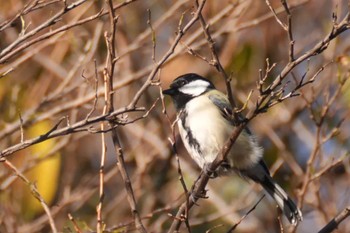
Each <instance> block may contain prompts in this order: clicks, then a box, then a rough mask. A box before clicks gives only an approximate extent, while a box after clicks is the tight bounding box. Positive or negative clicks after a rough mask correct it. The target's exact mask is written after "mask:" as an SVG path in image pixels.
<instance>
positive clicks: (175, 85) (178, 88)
mask: <svg viewBox="0 0 350 233" xmlns="http://www.w3.org/2000/svg"><path fill="white" fill-rule="evenodd" d="M212 89H215V86H214V85H213V83H212V82H210V81H209V80H208V79H205V78H203V77H201V76H199V75H198V74H193V73H189V74H184V75H181V76H179V77H177V78H176V79H175V80H174V81H173V82H172V83H171V85H170V88H169V89H168V90H164V91H163V94H165V95H170V96H171V97H172V99H173V101H174V105H175V107H176V109H177V110H179V109H181V108H183V107H184V106H185V105H186V103H187V102H188V101H190V100H191V99H193V98H195V97H197V96H200V95H202V94H204V93H206V92H207V91H210V90H212Z"/></svg>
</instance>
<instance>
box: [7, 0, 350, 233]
mask: <svg viewBox="0 0 350 233" xmlns="http://www.w3.org/2000/svg"><path fill="white" fill-rule="evenodd" d="M74 2H79V3H80V4H79V5H77V6H75V7H74V8H73V9H72V10H69V11H67V12H64V13H63V14H62V16H61V17H59V18H58V20H57V22H56V23H52V24H49V25H47V26H46V27H44V29H43V30H41V31H38V32H36V33H34V34H33V35H32V36H30V37H27V38H26V39H25V40H24V41H21V42H20V43H19V44H18V45H17V46H15V47H14V48H13V49H12V50H14V49H16V48H18V47H19V46H21V45H23V44H26V43H28V42H30V41H33V40H35V39H36V38H40V36H42V35H48V36H47V37H45V38H44V39H43V40H40V41H38V42H37V43H33V44H32V45H30V46H28V47H25V48H23V49H19V50H18V51H16V52H15V53H14V54H13V56H11V57H9V58H8V59H5V60H1V63H0V77H1V78H0V101H1V105H0V148H1V151H4V150H6V149H7V148H10V147H11V146H16V145H18V144H20V143H21V141H23V140H27V139H31V138H34V137H36V136H38V135H42V134H45V133H46V132H48V131H49V130H50V129H52V127H53V126H54V125H56V124H57V122H59V121H60V119H63V118H64V120H63V121H62V123H61V124H60V125H59V126H58V127H59V128H60V127H63V126H67V125H68V124H74V123H75V122H78V121H84V119H86V116H87V115H88V114H89V113H90V112H91V110H92V109H93V108H94V101H95V100H96V106H95V107H96V109H95V111H93V112H92V115H91V117H93V116H98V115H100V114H101V113H102V108H103V106H104V101H103V75H102V74H103V69H104V66H105V62H106V54H107V49H106V42H105V38H104V33H105V31H108V30H109V27H110V25H109V19H108V15H107V14H104V15H101V16H96V14H98V12H100V11H102V12H105V11H106V9H107V5H106V3H105V2H104V1H88V0H86V1H82V0H81V1H72V0H67V4H68V5H70V4H73V3H74ZM113 3H114V5H115V6H117V5H118V4H123V3H124V5H120V7H119V8H118V9H117V10H116V15H118V22H117V31H116V41H115V46H116V51H117V53H116V54H117V58H118V60H117V62H116V65H115V73H114V85H115V86H114V90H115V94H114V98H115V100H114V104H115V108H116V109H119V108H123V107H125V106H127V105H128V104H129V103H130V101H132V99H133V98H134V96H135V94H136V93H137V91H138V90H139V89H140V87H141V86H142V85H143V83H144V82H145V80H146V78H147V76H148V75H149V74H150V72H151V71H152V69H153V68H154V67H155V63H156V62H157V61H159V60H160V59H161V58H162V57H163V56H164V54H165V53H166V52H167V51H168V50H169V48H170V46H171V44H172V43H173V40H174V38H175V36H176V33H177V30H178V27H179V25H180V27H182V26H183V25H185V24H186V23H187V22H188V21H189V20H190V19H191V18H192V17H193V12H194V11H195V10H196V8H195V4H194V1H187V0H177V1H175V0H166V1H164V0H151V1H141V0H139V1H137V0H135V1H126V2H123V1H117V0H115V1H113ZM270 3H271V5H272V7H273V8H274V9H275V11H276V13H277V15H278V17H279V18H280V19H281V21H282V22H287V21H286V13H285V12H284V10H283V7H282V5H281V2H280V1H277V0H271V1H270ZM288 4H289V6H290V9H291V14H292V26H293V27H292V31H293V36H294V40H295V54H296V56H300V55H301V54H303V53H305V52H306V51H308V50H309V49H310V48H312V47H313V46H314V45H315V44H316V43H318V42H319V41H321V40H322V39H323V38H324V37H325V36H326V35H327V33H329V31H330V30H331V28H332V25H333V20H336V21H337V22H339V20H340V19H342V18H343V17H344V16H345V14H346V13H348V12H349V6H348V1H345V0H332V1H330V0H318V1H316V0H302V1H301V0H299V1H298V0H295V1H288ZM0 5H1V7H0V59H2V58H3V55H1V53H3V52H4V51H6V49H8V48H10V46H12V45H13V44H14V43H16V41H18V40H19V38H21V37H23V36H24V35H27V34H29V33H31V32H32V30H35V28H37V27H38V26H40V25H43V24H45V22H47V21H48V20H49V19H50V18H51V17H53V16H54V15H55V14H57V13H59V12H60V11H61V10H62V9H63V6H64V2H63V1H61V0H47V1H46V0H43V1H35V0H34V1H18V0H10V1H5V0H0ZM32 6H33V7H32ZM28 9H30V10H28ZM333 15H336V16H337V18H336V19H334V18H335V17H333ZM93 16H96V17H95V18H93V19H91V20H86V21H84V22H82V23H80V24H78V23H77V22H78V21H79V20H84V19H88V18H89V17H93ZM203 16H204V17H205V19H206V21H207V23H209V25H210V27H209V29H210V32H211V34H212V36H213V39H214V41H215V46H216V49H217V52H218V54H219V58H220V61H221V63H222V65H223V66H224V68H225V70H226V72H227V74H229V75H230V77H232V81H231V85H232V87H233V90H234V97H235V99H236V100H237V102H238V103H239V106H243V104H244V103H245V102H246V101H247V98H248V94H249V93H250V91H251V90H253V94H252V97H251V98H250V100H249V101H248V104H247V107H246V109H245V110H244V111H243V113H245V112H247V111H249V109H253V108H254V102H255V100H256V99H257V97H258V95H259V93H258V91H257V90H256V83H257V81H258V78H259V70H262V71H264V70H265V68H266V67H267V61H268V62H269V64H270V65H272V64H274V63H276V66H275V68H274V69H272V71H271V72H270V73H269V77H268V79H267V81H268V82H270V81H272V80H273V79H274V78H275V77H276V76H277V75H278V74H279V72H280V71H281V70H282V69H283V67H284V66H285V65H286V64H287V62H288V49H289V40H288V35H287V33H286V31H285V30H284V29H283V28H282V27H281V25H279V24H278V22H277V21H276V19H275V17H274V15H273V14H272V13H271V10H270V9H269V7H268V6H267V4H266V2H265V1H253V0H241V1H239V0H237V1H235V0H231V1H228V0H222V1H214V0H208V1H207V2H206V4H205V7H204V9H203ZM67 25H75V26H73V27H70V28H65V27H66V26H67ZM59 28H61V29H63V30H62V32H60V33H54V34H52V35H49V33H50V32H53V31H55V30H56V29H59ZM349 35H350V34H349V32H345V33H343V34H341V35H339V36H338V37H337V38H336V39H335V40H334V41H332V42H331V43H330V44H329V46H328V48H327V49H326V50H325V51H323V53H322V54H319V55H317V56H315V57H312V58H311V59H310V60H308V61H305V62H303V63H302V64H300V65H298V66H297V67H296V68H295V69H294V70H293V71H292V73H291V74H290V75H289V76H288V81H287V82H286V90H287V91H288V90H292V89H293V87H295V85H296V83H298V82H299V81H300V80H301V79H302V78H303V77H305V79H310V78H311V77H313V76H314V75H315V74H316V73H317V71H318V70H319V69H320V68H322V67H324V69H323V71H322V72H320V73H319V74H318V75H317V76H316V78H315V81H314V82H313V83H310V84H309V85H307V86H305V87H304V88H302V89H301V90H299V91H298V93H299V94H300V96H297V97H294V98H291V99H288V100H286V101H284V102H282V103H279V104H277V105H276V106H274V107H272V108H270V109H269V110H268V111H267V112H266V113H264V114H260V115H259V116H258V117H257V118H255V119H254V120H253V121H252V122H250V124H249V127H250V129H251V130H252V131H253V132H254V133H255V134H256V135H257V138H258V140H259V142H260V143H261V145H262V147H263V148H264V150H265V154H264V158H265V160H266V161H267V164H268V166H269V168H270V170H271V172H272V174H273V175H274V178H275V179H276V180H277V181H278V183H279V184H281V186H282V187H283V188H284V189H285V190H286V191H287V192H288V193H289V194H290V196H291V197H292V198H293V199H294V200H295V201H296V202H298V203H300V202H302V203H303V204H302V211H303V214H304V221H303V222H302V223H301V224H300V225H299V226H298V227H297V228H296V229H294V228H290V226H289V224H288V223H287V222H286V221H285V219H283V218H282V222H283V224H282V227H283V229H284V232H289V231H291V232H292V231H294V232H303V233H307V232H310V233H311V232H316V231H317V230H319V229H321V228H322V227H323V226H324V225H325V224H326V223H328V222H329V221H330V220H331V219H332V218H333V217H334V216H336V215H337V214H338V213H340V212H341V211H342V210H343V209H344V208H346V207H348V206H350V182H349V172H350V170H349V169H350V167H349V156H348V155H349V146H350V141H349V138H350V137H349V134H350V124H349V104H350V89H349V85H350V84H349V81H348V82H346V79H347V78H349V67H350V66H349V64H350V63H349V62H350V58H349V55H350V54H349V48H350V40H349ZM211 59H212V57H211V51H210V48H209V45H208V42H207V40H206V39H205V36H204V34H203V29H202V28H201V26H200V23H199V22H197V23H195V24H194V25H193V27H191V29H190V30H189V31H188V32H186V34H185V35H184V37H183V38H182V39H181V41H180V43H179V45H178V46H177V47H176V49H175V52H174V54H173V55H172V56H171V57H170V58H169V59H167V60H166V63H165V64H164V65H163V66H162V68H161V69H160V71H159V72H158V73H157V75H156V79H155V81H154V85H152V86H150V87H149V88H148V89H147V90H146V92H145V93H144V94H143V95H142V96H141V99H140V101H139V102H138V106H139V107H145V108H146V109H150V108H151V107H152V106H153V105H154V107H153V108H151V111H150V112H149V114H148V115H145V116H144V117H143V118H141V119H139V120H137V121H135V122H133V123H130V124H127V125H125V126H119V127H118V131H119V134H120V138H121V143H122V146H123V150H124V156H125V161H126V168H127V171H128V172H129V175H130V178H131V184H132V186H133V188H134V194H135V199H136V202H137V205H138V211H139V213H140V216H141V217H142V218H143V223H144V225H145V227H146V228H147V230H148V231H149V232H166V231H167V229H168V228H169V226H170V225H171V222H172V220H173V218H172V217H171V214H176V211H177V209H178V207H179V205H180V204H181V203H182V202H183V201H184V189H183V187H182V185H181V183H180V181H179V173H178V163H177V160H176V157H175V155H174V152H173V150H172V147H171V142H170V141H171V140H175V141H176V145H177V150H178V157H179V160H180V164H181V171H182V175H183V177H184V179H185V182H186V185H187V187H188V188H190V187H191V185H192V184H193V182H194V181H195V180H196V179H197V177H198V175H199V173H200V170H199V168H198V167H197V166H196V165H195V164H194V162H193V161H191V159H190V158H189V156H188V155H187V153H186V151H185V150H184V149H183V146H182V144H181V141H180V140H179V138H178V137H177V136H176V137H175V139H174V138H173V136H172V133H171V132H172V131H171V122H172V121H173V120H175V115H174V113H175V112H174V108H173V106H172V104H171V102H170V100H169V99H165V100H164V106H166V113H167V115H166V114H164V106H163V104H162V101H163V100H162V99H159V98H160V91H161V89H160V88H166V87H168V86H169V84H170V82H171V81H172V80H173V79H174V78H176V77H177V76H178V75H181V74H184V73H188V72H195V73H198V74H201V75H203V76H205V77H208V78H209V79H211V80H212V81H213V82H214V83H215V85H216V86H217V88H218V89H220V90H222V91H223V92H225V91H226V90H225V83H224V80H223V78H222V76H221V75H220V74H219V73H218V72H217V71H216V69H215V68H214V67H213V66H211V65H210V64H209V63H210V61H211ZM95 71H96V72H97V76H96V75H95ZM96 89H97V90H98V92H97V96H98V98H97V99H96V98H95V94H96V91H95V90H96ZM325 109H327V111H326V112H325ZM143 114H144V112H142V113H130V114H123V116H120V117H124V118H128V119H136V118H137V117H140V116H142V115H143ZM67 119H68V120H67ZM169 119H170V120H169ZM320 119H322V120H321V122H322V124H319V122H320ZM105 124H106V123H105ZM89 127H90V126H89ZM86 128H88V127H86ZM99 128H100V123H97V124H93V125H92V126H91V128H88V129H89V130H87V131H83V132H78V133H74V134H71V133H68V134H66V135H63V136H60V137H57V138H54V139H51V140H46V141H45V142H42V143H40V144H36V145H33V146H29V147H28V148H26V149H24V150H14V152H13V153H11V154H10V155H9V156H7V157H6V160H7V161H9V162H11V164H13V165H14V166H15V168H16V169H17V170H18V171H19V172H20V173H21V174H23V175H24V176H25V177H26V178H27V179H28V181H29V183H28V182H25V181H23V180H22V179H21V178H19V177H18V176H17V175H16V172H15V170H14V169H13V168H10V167H9V166H7V165H6V163H5V162H4V161H3V160H2V161H1V163H0V167H1V168H0V232H50V231H51V229H50V226H49V222H48V217H47V214H45V212H44V210H43V207H42V206H41V205H40V203H39V202H38V200H37V199H35V198H34V195H33V194H32V193H31V191H30V190H31V186H32V185H35V186H36V187H37V189H38V191H39V193H40V194H41V195H42V197H43V198H44V200H45V201H46V203H47V204H48V205H49V207H50V212H51V214H52V216H53V219H54V221H55V224H56V226H57V229H58V230H59V231H60V232H76V229H74V223H73V222H74V221H75V224H76V225H77V226H79V228H80V230H81V231H82V232H95V231H96V224H97V222H96V221H97V220H96V219H97V217H96V216H97V214H96V206H97V205H98V203H99V199H100V197H99V179H100V175H99V169H100V160H101V153H102V152H101V151H102V147H103V143H102V141H101V140H102V139H101V133H96V130H98V129H99ZM169 138H170V139H171V140H169ZM105 145H106V146H107V157H106V164H105V167H104V199H103V209H102V217H103V222H104V228H105V230H106V232H112V231H114V232H136V230H135V226H134V224H133V217H132V214H131V211H130V206H129V204H128V202H127V195H126V191H125V188H124V182H123V180H122V178H121V176H120V174H119V172H118V168H117V166H116V163H117V160H116V155H115V151H114V146H113V143H112V140H111V135H110V133H106V135H105ZM310 158H311V159H310ZM307 168H309V170H310V173H309V174H310V177H309V179H308V185H307V186H306V187H305V190H304V191H303V194H302V195H300V193H301V190H302V188H303V185H304V184H305V180H307V177H306V175H305V174H306V173H305V171H306V170H307ZM207 189H208V192H207V195H208V198H207V199H201V200H200V201H199V203H198V206H195V207H194V208H192V209H191V211H190V217H189V219H190V221H189V222H190V224H191V229H192V232H206V231H208V230H210V232H226V231H227V230H228V229H229V228H230V227H231V226H232V225H233V224H235V223H236V222H238V221H239V219H240V218H241V217H242V216H243V215H244V214H245V213H246V212H247V211H248V210H249V209H250V208H251V207H252V206H253V205H254V204H255V203H256V201H257V200H258V199H259V198H260V197H261V196H262V195H263V191H262V190H261V188H260V187H259V186H258V185H254V184H252V183H249V182H247V181H245V180H243V179H241V178H239V177H238V176H237V177H230V178H227V177H226V178H218V179H215V180H211V181H210V182H209V184H208V186H207ZM68 214H70V215H71V216H73V218H74V221H73V220H70V219H69V217H68ZM279 214H280V213H279V211H278V209H277V208H276V206H275V204H274V203H273V201H272V200H271V199H269V198H268V197H266V198H264V199H263V200H262V202H260V204H259V205H258V206H257V208H256V209H255V210H254V211H253V212H252V213H250V214H249V215H248V217H246V218H245V219H244V220H243V221H242V222H241V223H240V224H239V226H238V228H237V229H236V230H235V232H281V226H280V223H279V221H278V216H279ZM349 229H350V222H349V221H348V220H347V219H346V220H345V221H344V222H342V223H341V224H340V226H339V228H338V230H337V232H347V230H349ZM181 232H188V230H187V229H186V228H185V227H183V228H181Z"/></svg>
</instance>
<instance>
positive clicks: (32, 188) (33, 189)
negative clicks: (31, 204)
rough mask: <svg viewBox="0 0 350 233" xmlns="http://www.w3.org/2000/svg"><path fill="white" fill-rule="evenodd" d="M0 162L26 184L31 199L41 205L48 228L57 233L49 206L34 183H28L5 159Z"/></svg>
mask: <svg viewBox="0 0 350 233" xmlns="http://www.w3.org/2000/svg"><path fill="white" fill-rule="evenodd" d="M1 162H3V163H4V164H5V165H6V166H7V167H8V168H10V169H11V170H12V171H13V172H14V173H15V174H16V176H18V177H19V178H20V179H21V180H22V181H23V182H24V183H26V184H27V185H28V187H29V188H30V191H31V194H32V195H33V197H34V198H35V199H37V200H38V201H39V202H40V204H41V205H42V207H43V209H44V211H45V213H46V215H47V217H48V219H49V223H50V227H51V230H52V232H53V233H57V228H56V224H55V221H54V220H53V217H52V214H51V211H50V208H49V206H48V205H47V203H46V202H45V200H44V198H43V197H42V196H41V194H40V193H39V191H38V189H37V187H36V186H35V184H34V183H32V182H30V181H29V180H28V178H27V177H26V176H25V175H24V174H23V173H21V172H20V171H19V170H18V169H17V168H16V167H15V166H14V165H13V164H12V163H11V162H10V161H8V160H7V159H6V158H1Z"/></svg>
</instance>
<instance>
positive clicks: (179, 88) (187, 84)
mask: <svg viewBox="0 0 350 233" xmlns="http://www.w3.org/2000/svg"><path fill="white" fill-rule="evenodd" d="M163 94H165V95H169V96H171V98H172V100H173V102H174V105H175V108H176V111H177V116H178V121H177V125H178V128H179V133H180V136H181V139H182V141H183V144H184V145H185V147H186V149H187V151H188V153H189V154H190V156H191V157H192V159H193V160H194V161H195V162H196V163H197V164H198V165H199V167H200V168H202V169H205V167H206V166H207V165H208V164H210V163H212V162H213V161H214V160H215V158H216V156H217V155H218V154H219V153H220V151H221V149H222V147H223V146H224V144H225V142H226V140H227V139H228V138H229V137H230V135H231V133H232V131H233V130H234V128H235V125H237V121H236V120H235V119H234V118H233V117H232V107H231V105H230V102H229V101H228V99H227V97H226V95H225V94H223V93H222V92H220V91H218V90H217V89H216V88H215V86H214V85H213V83H212V82H210V81H209V80H207V79H205V78H203V77H201V76H199V75H197V74H194V73H189V74H184V75H182V76H179V77H178V78H176V79H175V80H174V81H173V82H172V83H171V85H170V88H169V89H168V90H164V91H163ZM262 154H263V150H262V148H261V147H260V146H259V145H258V143H257V140H256V138H255V137H254V135H252V134H251V132H250V131H249V130H248V128H245V129H244V130H243V131H242V132H241V134H240V135H239V137H238V138H237V140H236V141H235V143H234V144H233V146H232V147H231V149H230V151H229V153H228V155H227V157H226V159H225V161H223V162H222V163H221V165H220V166H219V167H218V169H217V170H216V171H215V174H216V175H218V176H229V175H233V174H239V175H240V176H242V177H244V178H248V179H252V180H253V181H255V182H257V183H259V184H260V185H262V187H263V188H264V189H265V190H266V191H267V193H268V194H269V195H271V197H272V198H273V199H274V200H275V201H276V203H277V205H278V206H279V208H280V209H281V210H282V211H283V213H284V215H285V216H286V217H287V219H288V220H289V222H290V223H291V224H293V225H296V224H298V222H299V221H302V220H303V217H302V213H301V211H300V210H299V209H298V208H297V206H296V205H295V204H294V202H293V201H292V200H291V199H290V198H289V197H288V195H287V194H286V192H285V191H284V190H283V189H282V188H281V187H280V186H279V185H278V184H277V183H276V182H275V181H273V179H272V177H271V176H270V172H269V170H268V168H267V166H266V164H265V162H264V160H263V158H262Z"/></svg>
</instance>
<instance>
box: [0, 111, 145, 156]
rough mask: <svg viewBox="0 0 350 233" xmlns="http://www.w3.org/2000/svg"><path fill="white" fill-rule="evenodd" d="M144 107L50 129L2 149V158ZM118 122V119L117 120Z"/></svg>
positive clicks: (88, 129)
mask: <svg viewBox="0 0 350 233" xmlns="http://www.w3.org/2000/svg"><path fill="white" fill-rule="evenodd" d="M144 110H145V109H144V108H127V107H124V108H121V109H117V110H115V111H113V112H112V113H108V114H104V115H103V114H101V115H99V116H96V117H92V118H90V119H89V120H88V121H86V120H85V119H84V120H81V121H78V122H76V123H74V124H72V125H69V126H66V127H63V128H60V129H54V130H50V131H48V132H47V133H45V134H42V135H40V136H38V137H35V138H32V139H28V140H25V141H23V142H21V143H18V144H16V145H13V146H11V147H8V148H6V149H4V150H2V151H1V152H0V159H1V158H4V157H7V156H9V155H11V154H13V153H15V152H17V151H20V150H23V149H25V148H27V147H29V146H32V145H34V144H37V143H40V142H43V141H46V140H48V139H50V138H55V137H59V136H64V135H68V134H72V133H78V132H84V131H85V132H90V128H87V127H88V126H90V125H92V124H95V123H99V122H101V121H110V120H111V119H113V120H114V121H115V118H116V117H117V116H118V115H121V114H123V113H127V112H134V111H144ZM115 122H118V121H115ZM128 123H129V122H128V121H126V122H122V121H121V122H118V124H121V125H124V124H128Z"/></svg>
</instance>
